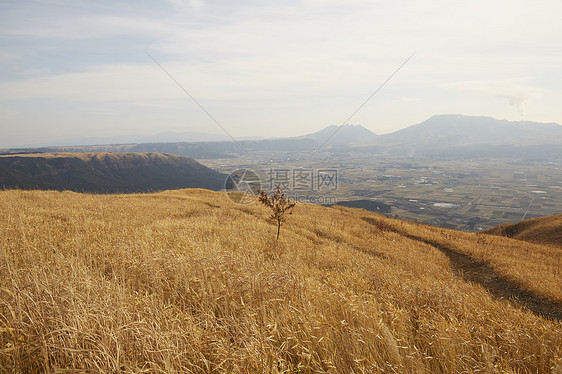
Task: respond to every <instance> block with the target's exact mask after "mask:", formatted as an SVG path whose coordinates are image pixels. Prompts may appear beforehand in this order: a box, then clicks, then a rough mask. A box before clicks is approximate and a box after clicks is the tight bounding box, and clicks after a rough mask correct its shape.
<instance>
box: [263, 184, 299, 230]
mask: <svg viewBox="0 0 562 374" xmlns="http://www.w3.org/2000/svg"><path fill="white" fill-rule="evenodd" d="M258 200H259V202H260V203H262V204H263V205H266V206H268V207H270V208H271V211H272V214H271V217H270V219H273V220H276V221H277V240H279V232H280V231H281V225H282V224H283V222H285V219H286V217H285V214H291V213H292V209H293V208H294V207H295V204H296V203H295V202H294V201H291V200H289V198H287V196H286V195H285V193H284V192H283V190H282V189H280V188H279V186H277V189H276V190H275V191H274V192H273V195H271V196H269V195H268V194H267V192H265V191H263V190H260V196H259V197H258Z"/></svg>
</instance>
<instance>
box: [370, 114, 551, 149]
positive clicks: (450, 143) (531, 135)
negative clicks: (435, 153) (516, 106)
mask: <svg viewBox="0 0 562 374" xmlns="http://www.w3.org/2000/svg"><path fill="white" fill-rule="evenodd" d="M376 143H377V144H381V145H387V146H400V147H418V148H434V147H438V148H446V147H459V146H473V145H493V146H498V145H513V146H535V145H546V144H550V145H552V144H556V145H562V126H560V125H558V124H556V123H538V122H510V121H505V120H497V119H494V118H490V117H471V116H462V115H458V114H448V115H436V116H433V117H431V118H429V119H428V120H426V121H424V122H422V123H420V124H417V125H413V126H410V127H408V128H405V129H403V130H399V131H396V132H393V133H391V134H385V135H380V136H379V137H378V138H377V139H376Z"/></svg>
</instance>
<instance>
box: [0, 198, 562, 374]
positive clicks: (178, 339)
mask: <svg viewBox="0 0 562 374" xmlns="http://www.w3.org/2000/svg"><path fill="white" fill-rule="evenodd" d="M269 216H270V212H269V211H268V209H267V208H266V207H264V206H262V205H259V204H257V203H251V204H247V205H238V204H235V203H233V202H231V201H230V200H229V199H228V198H227V196H226V194H224V193H216V192H210V191H205V190H178V191H165V192H160V193H156V194H144V195H140V194H134V195H131V194H130V195H91V194H77V193H72V192H54V191H47V192H45V191H0V222H3V223H4V224H3V225H0V243H2V245H1V246H0V274H1V275H2V276H0V294H1V295H2V296H1V298H0V321H2V322H1V325H2V328H1V329H0V345H1V348H2V349H3V351H2V355H0V367H3V368H8V369H7V370H11V371H14V372H33V371H35V372H58V371H61V372H62V371H65V370H64V369H71V370H72V371H83V372H127V373H128V372H143V371H144V372H185V373H190V372H229V373H247V372H255V373H290V372H301V373H351V372H355V373H371V372H400V373H457V372H459V373H460V372H487V373H493V372H498V373H499V372H502V373H517V372H520V373H524V372H525V373H526V372H533V373H551V372H553V370H554V372H556V370H558V369H556V368H557V367H559V366H560V364H562V363H561V362H560V357H562V324H561V323H560V320H561V319H562V311H561V307H562V287H560V285H561V282H562V281H561V278H560V276H561V274H560V272H559V271H557V270H559V269H556V268H554V267H552V266H549V265H550V264H551V263H552V259H553V258H556V257H555V256H556V255H557V254H559V253H560V252H559V250H558V249H555V248H554V247H549V246H540V245H535V244H529V243H524V242H521V241H517V240H512V239H508V238H502V237H491V236H486V235H476V234H470V233H461V232H456V231H451V230H443V229H439V228H435V227H431V226H424V225H416V224H413V223H409V222H404V221H399V220H394V219H389V218H386V217H384V216H382V215H379V214H376V213H371V212H367V211H364V210H355V209H350V208H342V207H335V208H326V207H321V206H315V205H308V204H297V206H296V208H295V211H294V213H293V215H291V216H290V217H288V220H287V221H286V223H285V224H284V226H283V227H282V229H281V238H280V241H279V242H277V241H276V240H275V232H276V227H275V224H274V223H273V222H271V220H270V219H269ZM529 253H532V254H533V255H532V256H529ZM548 318H550V320H549V319H548Z"/></svg>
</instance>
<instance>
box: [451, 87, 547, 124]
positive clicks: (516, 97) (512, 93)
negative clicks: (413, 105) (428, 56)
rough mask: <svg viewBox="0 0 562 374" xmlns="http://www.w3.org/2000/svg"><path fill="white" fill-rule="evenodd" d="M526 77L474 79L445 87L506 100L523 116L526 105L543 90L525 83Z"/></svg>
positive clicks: (539, 95) (538, 97) (541, 93)
mask: <svg viewBox="0 0 562 374" xmlns="http://www.w3.org/2000/svg"><path fill="white" fill-rule="evenodd" d="M526 81H528V79H523V78H513V79H507V80H492V81H484V80H476V81H463V82H454V83H450V84H447V85H446V86H445V87H446V88H449V89H453V90H457V91H461V92H468V93H474V94H478V95H483V96H492V97H498V98H503V99H505V100H507V102H508V104H509V105H510V106H513V107H515V108H516V109H517V111H518V112H519V115H520V116H521V117H523V115H524V113H525V109H526V106H527V105H528V104H529V103H530V102H532V101H535V100H538V99H540V98H541V97H542V96H543V90H542V89H541V88H539V87H534V86H531V85H528V84H526V83H525V82H526Z"/></svg>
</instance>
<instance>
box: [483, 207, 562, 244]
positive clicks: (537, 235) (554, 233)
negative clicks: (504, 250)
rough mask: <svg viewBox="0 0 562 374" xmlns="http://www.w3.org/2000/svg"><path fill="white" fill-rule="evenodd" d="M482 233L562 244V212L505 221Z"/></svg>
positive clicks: (532, 241) (538, 242)
mask: <svg viewBox="0 0 562 374" xmlns="http://www.w3.org/2000/svg"><path fill="white" fill-rule="evenodd" d="M482 233H484V234H490V235H499V236H507V237H509V238H514V239H519V240H525V241H528V242H531V243H537V244H553V245H558V246H562V214H557V215H555V216H547V217H538V218H531V219H528V220H525V221H521V222H519V223H516V224H509V223H504V224H502V225H499V226H496V227H492V228H491V229H488V230H484V231H482Z"/></svg>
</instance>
